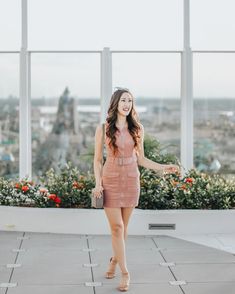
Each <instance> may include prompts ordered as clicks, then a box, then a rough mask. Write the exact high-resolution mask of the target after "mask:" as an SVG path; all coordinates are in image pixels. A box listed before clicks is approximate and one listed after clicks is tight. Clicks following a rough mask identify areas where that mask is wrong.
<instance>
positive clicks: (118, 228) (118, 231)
mask: <svg viewBox="0 0 235 294" xmlns="http://www.w3.org/2000/svg"><path fill="white" fill-rule="evenodd" d="M111 230H112V234H113V235H115V236H123V232H124V225H123V223H115V224H113V225H112V227H111Z"/></svg>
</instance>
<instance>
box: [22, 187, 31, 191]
mask: <svg viewBox="0 0 235 294" xmlns="http://www.w3.org/2000/svg"><path fill="white" fill-rule="evenodd" d="M21 190H22V191H23V192H27V191H28V190H29V187H28V186H23V187H22V188H21Z"/></svg>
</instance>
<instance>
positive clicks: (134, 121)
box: [106, 89, 140, 155]
mask: <svg viewBox="0 0 235 294" xmlns="http://www.w3.org/2000/svg"><path fill="white" fill-rule="evenodd" d="M123 93H128V94H130V95H131V96H132V99H133V102H132V108H131V111H130V113H129V114H128V116H127V118H126V119H127V124H128V130H129V133H130V134H131V136H132V138H133V140H134V148H135V149H136V151H137V153H138V146H139V139H140V135H139V132H140V126H139V123H138V122H139V118H138V115H137V112H136V110H135V106H134V97H133V95H132V94H131V93H130V91H129V90H127V89H118V90H116V91H115V92H114V93H113V95H112V97H111V100H110V105H109V109H108V116H107V118H106V122H107V129H106V135H107V137H108V138H109V139H110V140H109V146H110V148H112V149H113V153H114V155H116V154H117V151H118V146H117V145H116V137H115V133H116V132H117V131H119V130H118V128H117V127H116V121H117V114H118V102H119V100H120V98H121V96H122V94H123Z"/></svg>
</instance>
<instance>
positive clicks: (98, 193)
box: [91, 185, 104, 198]
mask: <svg viewBox="0 0 235 294" xmlns="http://www.w3.org/2000/svg"><path fill="white" fill-rule="evenodd" d="M103 190H104V188H103V187H102V186H101V185H100V186H95V188H93V189H92V190H91V192H92V195H94V196H95V197H97V198H100V197H101V196H102V193H103Z"/></svg>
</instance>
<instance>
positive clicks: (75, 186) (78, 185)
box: [73, 181, 84, 189]
mask: <svg viewBox="0 0 235 294" xmlns="http://www.w3.org/2000/svg"><path fill="white" fill-rule="evenodd" d="M73 188H76V189H83V188H84V184H83V183H78V182H76V181H74V182H73Z"/></svg>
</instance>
